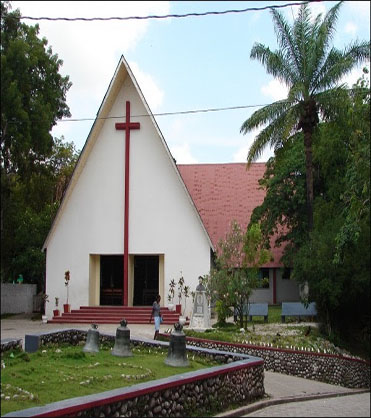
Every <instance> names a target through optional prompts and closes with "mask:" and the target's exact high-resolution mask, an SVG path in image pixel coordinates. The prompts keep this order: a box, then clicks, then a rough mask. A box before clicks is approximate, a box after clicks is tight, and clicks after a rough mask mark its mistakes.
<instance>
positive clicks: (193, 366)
mask: <svg viewBox="0 0 371 418" xmlns="http://www.w3.org/2000/svg"><path fill="white" fill-rule="evenodd" d="M132 352H133V357H116V356H113V355H112V354H111V349H110V346H104V347H103V348H101V349H100V351H99V353H96V354H92V353H84V352H83V351H82V346H81V345H80V346H76V347H71V346H66V345H65V346H59V347H58V346H56V345H50V346H46V347H43V348H42V349H40V350H39V351H37V352H36V353H31V354H29V353H25V352H23V351H20V350H13V351H11V352H6V353H4V354H3V356H2V364H4V365H5V368H2V372H1V415H4V414H6V413H8V412H11V411H17V410H20V409H25V408H32V407H36V406H42V405H45V404H48V403H51V402H57V401H60V400H63V399H69V398H74V397H77V396H85V395H90V394H94V393H99V392H104V391H107V390H111V389H116V388H120V387H125V386H130V385H133V384H136V383H142V382H146V381H149V380H155V379H160V378H164V377H168V376H172V375H175V374H181V373H186V372H190V371H195V370H198V369H202V368H206V367H211V366H213V365H215V364H217V363H214V362H211V361H210V360H206V359H204V358H202V357H198V356H193V355H192V356H189V358H188V360H189V362H190V365H189V366H188V367H172V366H168V365H166V364H165V363H164V360H165V358H166V356H167V350H166V349H164V348H156V347H154V348H149V347H133V348H132Z"/></svg>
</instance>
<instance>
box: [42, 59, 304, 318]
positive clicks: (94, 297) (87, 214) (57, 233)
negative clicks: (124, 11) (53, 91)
mask: <svg viewBox="0 0 371 418" xmlns="http://www.w3.org/2000/svg"><path fill="white" fill-rule="evenodd" d="M138 115H140V116H138ZM189 190H190V189H189V188H187V185H186V184H185V182H184V179H183V178H182V175H181V172H180V170H179V168H178V167H177V165H176V163H175V161H174V159H173V157H172V155H171V153H170V151H169V149H168V147H167V144H166V142H165V139H164V138H163V136H162V134H161V131H160V129H159V128H158V125H157V123H156V121H155V119H154V117H153V115H152V113H151V111H150V109H149V106H148V105H147V103H146V101H145V98H144V96H143V94H142V92H141V90H140V88H139V86H138V84H137V82H136V80H135V77H134V75H133V73H132V72H131V70H130V67H129V66H128V64H127V62H126V61H125V59H124V57H121V59H120V61H119V64H118V66H117V68H116V71H115V74H114V76H113V78H112V80H111V83H110V85H109V88H108V90H107V93H106V95H105V97H104V99H103V102H102V104H101V106H100V108H99V110H98V113H97V117H96V120H95V122H94V124H93V126H92V128H91V131H90V133H89V136H88V138H87V140H86V143H85V146H84V148H83V150H82V152H81V155H80V158H79V160H78V162H77V165H76V167H75V170H74V173H73V175H72V178H71V181H70V183H69V186H68V188H67V190H66V192H65V195H64V197H63V200H62V203H61V206H60V208H59V210H58V212H57V215H56V217H55V219H54V222H53V224H52V227H51V229H50V231H49V234H48V236H47V238H46V240H45V243H44V246H43V250H44V251H45V252H46V293H47V294H48V295H49V300H50V301H51V302H52V301H54V298H55V297H58V298H59V300H60V301H61V302H62V303H64V301H65V298H66V288H65V284H64V275H65V272H66V271H67V270H68V271H69V272H70V284H69V304H70V305H71V307H72V309H78V308H79V307H80V306H105V305H120V306H149V305H152V302H153V301H154V298H155V296H156V295H157V294H160V295H161V298H162V305H164V306H166V305H167V295H168V291H169V283H170V281H171V280H172V279H174V280H175V281H177V280H178V278H179V277H180V276H181V275H182V276H183V277H184V279H185V284H186V285H188V286H189V287H190V289H191V290H194V289H195V288H196V286H197V285H198V277H199V276H202V275H204V274H208V273H209V272H210V268H211V266H212V253H213V251H214V250H215V248H214V247H215V243H213V241H212V239H211V238H210V232H209V231H208V230H207V228H206V226H205V222H204V221H203V219H202V217H201V215H200V208H197V207H196V205H195V202H194V199H193V198H192V196H191V194H190V191H189ZM277 266H278V265H277ZM277 266H276V267H277ZM272 271H273V270H272ZM272 271H271V272H270V275H271V277H272V279H273V273H272ZM277 271H278V267H277ZM293 292H294V293H293V294H292V295H291V296H290V298H291V299H295V298H297V297H298V294H297V291H296V290H294V291H293ZM269 302H270V303H272V302H275V299H274V298H273V299H272V296H269ZM46 305H47V306H46V314H47V315H48V316H49V317H52V310H53V305H54V304H53V303H49V304H46ZM189 305H192V304H191V303H188V304H187V308H188V311H189V312H188V311H187V314H189V313H190V311H191V308H192V306H189Z"/></svg>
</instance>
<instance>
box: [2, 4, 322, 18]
mask: <svg viewBox="0 0 371 418" xmlns="http://www.w3.org/2000/svg"><path fill="white" fill-rule="evenodd" d="M318 1H321V0H308V1H303V2H298V3H287V4H280V5H271V6H264V7H248V8H246V9H232V10H224V11H216V12H202V13H196V12H195V13H186V14H169V15H163V16H159V15H150V16H127V17H120V16H116V17H46V16H42V17H32V16H11V17H13V18H14V19H19V20H20V19H23V20H25V19H29V20H51V21H58V20H63V21H67V22H76V21H82V22H93V21H109V20H146V19H168V18H172V17H173V18H184V17H200V16H209V15H224V14H228V13H245V12H252V11H261V10H267V9H281V8H284V7H291V6H301V5H303V4H308V3H312V2H318ZM9 17H10V16H9Z"/></svg>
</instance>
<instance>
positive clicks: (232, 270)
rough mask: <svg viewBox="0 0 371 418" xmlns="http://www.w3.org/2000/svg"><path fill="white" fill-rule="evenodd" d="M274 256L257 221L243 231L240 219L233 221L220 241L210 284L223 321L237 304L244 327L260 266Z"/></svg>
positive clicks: (220, 320) (219, 315) (209, 286)
mask: <svg viewBox="0 0 371 418" xmlns="http://www.w3.org/2000/svg"><path fill="white" fill-rule="evenodd" d="M270 258H271V254H270V252H269V251H268V250H266V249H264V248H262V235H261V231H260V228H259V226H258V225H257V224H255V225H252V226H251V227H250V228H249V229H248V230H247V232H246V233H243V232H242V230H241V227H240V226H239V224H238V223H237V222H236V221H232V222H231V229H230V231H229V233H228V234H227V236H226V238H225V240H221V241H220V242H219V246H218V255H217V258H216V269H213V270H212V271H211V273H210V276H209V280H208V284H207V288H208V289H209V291H210V292H211V295H212V297H213V298H214V299H216V302H217V310H218V320H219V322H223V320H224V321H225V319H226V317H228V316H229V308H230V307H231V306H233V307H234V308H235V311H236V312H237V316H238V317H239V322H240V326H241V327H242V326H243V322H244V309H243V308H244V305H248V302H249V298H250V296H251V294H252V292H253V290H254V289H256V288H257V287H258V286H259V282H260V279H259V274H258V273H259V267H260V266H261V265H263V264H264V263H266V262H267V261H268V260H269V259H270Z"/></svg>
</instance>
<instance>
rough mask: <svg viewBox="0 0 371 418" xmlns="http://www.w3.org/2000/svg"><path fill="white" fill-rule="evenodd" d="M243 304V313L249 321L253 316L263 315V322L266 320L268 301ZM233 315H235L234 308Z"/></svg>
mask: <svg viewBox="0 0 371 418" xmlns="http://www.w3.org/2000/svg"><path fill="white" fill-rule="evenodd" d="M248 305H249V309H247V304H245V305H243V314H244V315H248V316H249V321H252V317H253V316H264V322H268V303H249V304H248ZM234 316H235V317H236V316H237V313H236V310H235V312H234Z"/></svg>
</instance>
